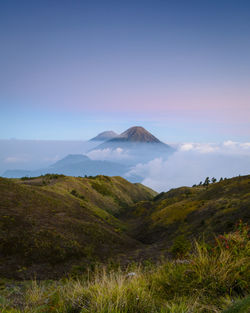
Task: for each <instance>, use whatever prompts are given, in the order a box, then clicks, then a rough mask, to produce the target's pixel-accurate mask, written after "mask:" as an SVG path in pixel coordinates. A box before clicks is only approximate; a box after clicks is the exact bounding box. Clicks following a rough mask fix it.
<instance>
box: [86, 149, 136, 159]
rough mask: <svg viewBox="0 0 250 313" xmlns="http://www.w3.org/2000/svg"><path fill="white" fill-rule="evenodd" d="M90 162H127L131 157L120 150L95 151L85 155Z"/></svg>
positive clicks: (126, 152)
mask: <svg viewBox="0 0 250 313" xmlns="http://www.w3.org/2000/svg"><path fill="white" fill-rule="evenodd" d="M86 155H87V156H88V157H89V158H90V159H92V160H106V161H123V160H128V159H130V158H131V156H130V155H129V154H128V151H126V150H124V149H122V148H116V149H109V148H106V149H97V150H93V151H90V152H88V153H87V154H86Z"/></svg>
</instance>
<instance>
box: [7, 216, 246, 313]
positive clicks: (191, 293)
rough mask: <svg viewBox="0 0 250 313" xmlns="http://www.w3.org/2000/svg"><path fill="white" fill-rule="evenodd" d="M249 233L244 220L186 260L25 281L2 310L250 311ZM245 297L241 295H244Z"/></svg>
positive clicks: (106, 312)
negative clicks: (49, 279) (75, 276)
mask: <svg viewBox="0 0 250 313" xmlns="http://www.w3.org/2000/svg"><path fill="white" fill-rule="evenodd" d="M249 248H250V246H249V236H248V228H247V226H246V225H244V224H243V223H242V222H241V223H240V224H239V226H238V228H237V230H236V231H235V232H233V233H229V234H227V235H225V236H221V237H218V238H217V239H216V241H215V243H214V244H213V245H207V244H205V243H204V242H200V243H196V248H195V251H194V252H193V253H192V254H189V255H188V256H187V259H186V260H183V261H180V260H179V261H163V262H162V263H161V264H158V265H153V264H150V263H147V264H146V265H144V266H142V265H141V266H132V265H131V266H130V267H129V268H127V270H125V271H122V270H121V269H117V270H112V269H110V270H108V269H107V268H105V267H101V268H96V269H95V270H94V271H93V272H89V273H88V275H87V276H81V277H78V278H77V279H73V278H68V279H64V280H61V281H57V282H55V281H46V282H37V281H33V282H31V283H27V282H26V283H22V284H18V285H16V286H15V285H13V286H12V287H11V288H6V289H5V291H4V292H3V293H2V298H1V304H2V309H1V312H2V313H10V312H15V313H21V312H27V313H28V312H33V313H38V312H39V313H41V312H60V313H64V312H65V313H70V312H75V313H78V312H79V313H87V312H91V313H118V312H119V313H128V312H130V313H149V312H152V313H197V312H201V313H212V312H214V313H218V312H222V311H223V310H224V309H225V310H226V311H225V313H226V312H227V313H230V312H231V313H232V312H238V313H240V312H242V313H243V312H244V313H246V312H248V310H249V308H250V298H249V296H248V297H247V294H248V291H249V290H248V286H249V281H250V277H249V268H248V262H249V257H250V256H249ZM244 297H245V299H243V300H240V298H244Z"/></svg>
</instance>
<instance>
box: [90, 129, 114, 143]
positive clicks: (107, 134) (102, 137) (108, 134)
mask: <svg viewBox="0 0 250 313" xmlns="http://www.w3.org/2000/svg"><path fill="white" fill-rule="evenodd" d="M117 136H119V135H118V134H117V133H116V132H114V131H113V130H106V131H103V132H101V133H100V134H98V135H97V136H95V137H93V138H92V139H90V141H107V140H110V139H112V138H114V137H117Z"/></svg>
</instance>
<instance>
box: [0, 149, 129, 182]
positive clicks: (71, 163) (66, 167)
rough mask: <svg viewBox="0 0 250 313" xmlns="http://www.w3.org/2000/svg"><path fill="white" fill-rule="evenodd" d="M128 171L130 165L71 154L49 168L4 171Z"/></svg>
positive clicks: (25, 173)
mask: <svg viewBox="0 0 250 313" xmlns="http://www.w3.org/2000/svg"><path fill="white" fill-rule="evenodd" d="M127 171H128V167H127V166H126V165H123V164H119V163H115V162H110V161H99V160H91V159H89V158H88V157H87V156H86V155H81V154H69V155H68V156H66V157H65V158H63V159H62V160H59V161H57V162H56V163H54V164H52V165H51V166H50V167H48V168H44V169H38V170H34V171H29V170H27V171H26V170H19V169H16V170H7V171H5V172H4V173H3V175H2V176H3V177H8V178H20V177H23V176H29V177H34V176H39V175H44V174H47V173H51V174H52V173H53V174H64V175H69V176H84V175H87V176H95V175H109V176H117V175H121V176H122V175H124V174H125V173H126V172H127Z"/></svg>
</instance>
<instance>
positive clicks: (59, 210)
mask: <svg viewBox="0 0 250 313" xmlns="http://www.w3.org/2000/svg"><path fill="white" fill-rule="evenodd" d="M155 194H156V193H155V192H154V191H152V190H150V189H149V188H146V187H145V186H142V185H140V184H131V183H129V182H127V181H126V180H124V179H122V178H120V177H104V176H97V177H93V178H80V177H79V178H75V177H65V176H62V175H61V176H60V175H46V176H42V177H38V178H32V179H26V178H24V179H15V180H14V179H4V178H0V199H1V202H0V252H1V254H0V255H1V257H0V261H1V263H0V275H1V276H7V277H8V276H9V277H16V278H25V277H30V276H31V275H36V276H37V277H40V278H43V277H57V276H58V275H62V274H63V273H65V272H67V271H68V270H70V268H71V267H72V265H73V264H75V263H76V264H78V263H79V262H80V260H81V264H84V262H85V263H86V266H87V265H88V264H89V263H91V262H95V261H103V260H105V259H107V258H109V257H111V256H113V255H115V254H117V253H118V252H125V251H127V250H128V249H131V248H133V247H134V246H136V245H137V244H138V243H137V242H136V241H135V240H133V239H131V238H129V237H128V236H127V235H126V234H125V229H126V225H125V224H124V223H123V222H121V221H119V220H118V219H117V218H116V217H115V216H114V215H115V214H118V213H119V210H121V209H124V208H125V207H126V206H129V205H132V204H133V203H135V202H136V201H139V200H143V199H152V198H153V196H154V195H155ZM82 266H84V265H82Z"/></svg>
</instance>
